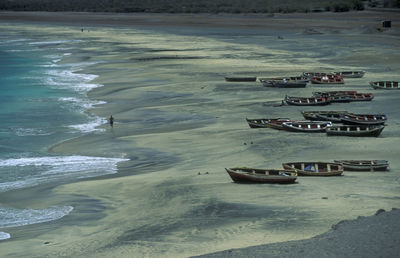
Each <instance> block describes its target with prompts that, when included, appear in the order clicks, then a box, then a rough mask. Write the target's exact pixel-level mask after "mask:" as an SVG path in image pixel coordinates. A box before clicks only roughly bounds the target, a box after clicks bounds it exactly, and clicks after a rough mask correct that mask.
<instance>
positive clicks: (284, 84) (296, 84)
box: [259, 78, 307, 88]
mask: <svg viewBox="0 0 400 258" xmlns="http://www.w3.org/2000/svg"><path fill="white" fill-rule="evenodd" d="M259 80H260V82H261V83H262V85H263V86H264V87H274V88H305V87H306V85H307V81H303V80H290V79H285V78H283V79H272V80H264V79H259Z"/></svg>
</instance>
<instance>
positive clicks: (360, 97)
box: [346, 93, 374, 101]
mask: <svg viewBox="0 0 400 258" xmlns="http://www.w3.org/2000/svg"><path fill="white" fill-rule="evenodd" d="M346 96H348V97H349V101H371V100H372V99H373V98H374V94H372V93H356V94H348V95H346Z"/></svg>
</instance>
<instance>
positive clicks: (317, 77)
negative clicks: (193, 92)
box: [225, 71, 400, 90]
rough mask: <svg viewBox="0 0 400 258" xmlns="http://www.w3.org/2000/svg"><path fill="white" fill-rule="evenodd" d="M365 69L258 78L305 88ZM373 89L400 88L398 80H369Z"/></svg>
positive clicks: (267, 82) (231, 78)
mask: <svg viewBox="0 0 400 258" xmlns="http://www.w3.org/2000/svg"><path fill="white" fill-rule="evenodd" d="M364 74H365V71H342V72H331V73H324V72H303V73H302V74H301V75H300V76H280V77H261V78H258V80H259V81H260V82H261V84H262V85H263V86H265V87H273V88H305V87H306V85H307V83H308V82H311V83H313V84H344V78H362V77H363V76H364ZM225 80H226V81H228V82H254V81H257V77H255V76H226V77H225ZM370 85H371V86H372V88H374V89H387V90H390V89H400V87H399V82H398V81H371V82H370Z"/></svg>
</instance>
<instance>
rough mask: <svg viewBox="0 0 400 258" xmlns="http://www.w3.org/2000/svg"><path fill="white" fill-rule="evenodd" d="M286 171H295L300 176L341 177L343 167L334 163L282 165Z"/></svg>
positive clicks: (291, 163)
mask: <svg viewBox="0 0 400 258" xmlns="http://www.w3.org/2000/svg"><path fill="white" fill-rule="evenodd" d="M282 166H283V168H284V169H295V170H296V171H297V175H298V176H340V175H341V174H342V173H343V166H342V164H340V163H332V162H290V163H283V164H282Z"/></svg>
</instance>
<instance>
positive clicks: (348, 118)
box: [340, 113, 387, 125]
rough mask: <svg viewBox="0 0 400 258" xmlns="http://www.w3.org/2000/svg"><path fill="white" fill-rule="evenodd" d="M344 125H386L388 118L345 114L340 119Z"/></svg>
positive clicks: (379, 115)
mask: <svg viewBox="0 0 400 258" xmlns="http://www.w3.org/2000/svg"><path fill="white" fill-rule="evenodd" d="M340 120H341V121H342V123H343V124H350V125H384V124H385V122H386V120H387V117H386V115H383V114H382V115H381V114H376V115H373V114H350V113H349V114H343V115H342V116H341V118H340Z"/></svg>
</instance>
